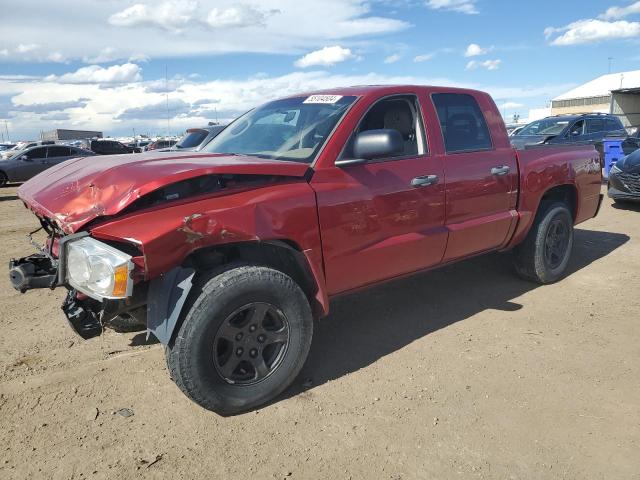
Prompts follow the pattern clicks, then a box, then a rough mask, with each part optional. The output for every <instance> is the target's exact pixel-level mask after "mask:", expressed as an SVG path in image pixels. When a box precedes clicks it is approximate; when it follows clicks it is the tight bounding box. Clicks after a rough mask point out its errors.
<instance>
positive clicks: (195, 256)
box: [147, 239, 329, 345]
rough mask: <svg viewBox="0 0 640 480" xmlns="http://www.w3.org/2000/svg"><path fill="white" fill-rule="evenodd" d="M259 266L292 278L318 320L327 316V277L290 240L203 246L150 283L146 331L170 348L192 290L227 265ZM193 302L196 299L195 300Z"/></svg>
mask: <svg viewBox="0 0 640 480" xmlns="http://www.w3.org/2000/svg"><path fill="white" fill-rule="evenodd" d="M238 265H256V266H263V267H269V268H273V269H274V270H278V271H280V272H282V273H285V274H286V275H288V276H289V277H291V278H292V279H293V280H294V281H295V282H296V283H297V284H298V285H299V286H300V288H301V289H302V291H303V292H304V294H305V296H306V297H307V299H308V301H309V305H310V306H311V311H312V313H313V315H314V317H315V318H319V317H322V316H324V315H326V314H327V313H328V309H329V304H328V303H329V302H328V297H327V293H326V289H325V286H324V278H323V276H322V275H323V274H322V272H321V271H318V268H317V267H316V268H314V267H313V261H312V259H311V258H310V255H309V254H308V252H305V251H303V250H301V249H300V247H299V246H298V245H297V244H296V243H295V242H293V241H291V240H282V239H280V240H268V241H247V242H238V243H230V244H225V245H216V246H209V247H203V248H200V249H197V250H194V251H193V252H191V253H190V254H189V255H188V256H187V257H186V258H185V260H184V261H183V263H182V265H180V266H178V267H176V268H174V269H173V270H171V271H170V272H167V274H165V275H163V276H161V277H159V278H157V279H154V280H152V281H151V283H150V286H149V304H148V316H147V328H148V329H149V330H150V331H151V332H152V333H154V335H155V336H156V337H157V338H158V339H159V340H160V342H161V343H163V344H165V345H168V344H169V343H170V342H172V341H173V339H174V335H175V332H177V331H178V330H179V329H180V325H181V323H182V321H183V320H184V316H185V314H186V311H183V310H186V309H185V308H183V307H185V305H189V300H188V298H192V297H193V296H194V295H196V292H197V291H198V289H194V288H192V287H193V286H194V285H198V284H199V283H201V282H202V281H203V280H204V279H205V278H207V277H208V274H210V273H211V272H212V271H216V270H220V271H223V270H224V269H225V266H229V267H230V268H232V267H233V266H238ZM192 299H193V298H192Z"/></svg>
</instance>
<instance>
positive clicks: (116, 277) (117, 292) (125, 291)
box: [65, 237, 133, 300]
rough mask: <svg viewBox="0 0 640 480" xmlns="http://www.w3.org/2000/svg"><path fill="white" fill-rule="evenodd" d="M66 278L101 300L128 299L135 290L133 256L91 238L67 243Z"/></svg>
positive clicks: (78, 288) (72, 284)
mask: <svg viewBox="0 0 640 480" xmlns="http://www.w3.org/2000/svg"><path fill="white" fill-rule="evenodd" d="M65 264H66V280H67V282H68V283H69V285H71V286H72V287H73V288H75V289H76V290H78V291H80V292H82V293H85V294H87V295H89V296H90V297H92V298H95V299H97V300H102V299H103V298H112V299H119V298H126V297H129V296H130V295H131V292H132V290H133V280H132V278H131V272H132V270H133V262H132V261H131V255H127V254H126V253H123V252H121V251H120V250H117V249H115V248H113V247H111V246H109V245H107V244H105V243H102V242H100V241H98V240H96V239H94V238H91V237H83V238H80V239H78V240H74V241H70V242H68V243H67V244H66V262H65Z"/></svg>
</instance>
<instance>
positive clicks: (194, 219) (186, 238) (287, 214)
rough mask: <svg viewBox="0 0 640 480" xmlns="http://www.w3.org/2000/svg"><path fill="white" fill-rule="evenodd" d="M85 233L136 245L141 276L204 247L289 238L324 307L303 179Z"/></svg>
mask: <svg viewBox="0 0 640 480" xmlns="http://www.w3.org/2000/svg"><path fill="white" fill-rule="evenodd" d="M91 234H92V235H93V236H94V237H96V238H101V239H105V240H116V241H124V242H128V243H132V244H134V245H136V246H137V247H138V248H139V249H140V250H141V251H142V252H143V255H144V261H145V277H146V279H147V280H151V279H153V278H156V277H158V276H160V275H162V274H164V273H166V272H168V271H170V270H171V269H173V268H174V267H176V266H179V265H181V264H182V263H183V262H184V261H185V259H186V258H187V257H188V256H189V255H190V254H191V253H193V252H194V251H196V250H199V249H202V248H205V247H211V246H215V245H225V244H231V243H239V242H260V241H268V240H284V241H287V242H292V243H294V244H295V245H296V246H297V247H298V248H299V249H300V250H301V251H302V253H303V254H304V255H305V257H306V258H307V261H308V262H309V267H310V269H311V271H312V272H313V274H314V276H315V281H316V283H317V286H318V300H319V301H320V303H321V305H323V307H325V308H328V305H327V304H328V302H327V297H326V292H325V288H324V270H323V267H322V252H321V247H320V232H319V227H318V216H317V211H316V200H315V195H314V193H313V191H312V189H311V187H310V186H309V184H308V183H307V182H306V181H305V180H304V179H301V180H299V181H293V182H290V183H279V184H276V185H269V186H265V187H260V188H257V189H253V190H244V191H240V192H237V193H233V192H229V193H227V194H226V195H222V196H213V197H209V198H205V199H200V200H197V201H191V202H186V203H180V204H175V205H173V206H172V205H164V206H161V207H156V208H154V209H147V210H143V211H139V212H136V213H131V214H128V215H126V216H123V217H121V218H118V219H114V220H111V221H107V222H105V223H103V224H100V225H99V226H96V227H94V228H92V229H91Z"/></svg>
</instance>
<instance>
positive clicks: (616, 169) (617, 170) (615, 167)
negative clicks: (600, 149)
mask: <svg viewBox="0 0 640 480" xmlns="http://www.w3.org/2000/svg"><path fill="white" fill-rule="evenodd" d="M612 173H622V170H620V169H619V168H618V167H617V165H616V164H615V163H614V164H613V165H611V168H610V169H609V175H611V174H612Z"/></svg>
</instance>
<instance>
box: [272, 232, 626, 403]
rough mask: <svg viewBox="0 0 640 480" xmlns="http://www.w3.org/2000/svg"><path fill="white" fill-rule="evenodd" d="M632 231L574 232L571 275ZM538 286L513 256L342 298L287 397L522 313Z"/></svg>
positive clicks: (333, 307)
mask: <svg viewBox="0 0 640 480" xmlns="http://www.w3.org/2000/svg"><path fill="white" fill-rule="evenodd" d="M628 240H629V237H628V236H627V235H623V234H619V233H609V232H598V231H593V230H583V229H576V231H575V244H574V252H573V256H572V260H571V263H570V265H569V275H571V274H573V273H575V272H577V271H579V270H581V269H583V268H585V267H587V266H589V265H590V264H591V263H593V262H594V261H596V260H598V259H600V258H603V257H605V256H607V255H609V254H610V253H611V252H613V251H614V250H616V249H617V248H619V247H620V246H622V245H624V244H625V243H626V242H627V241H628ZM537 287H538V285H537V284H534V283H530V282H527V281H524V280H521V279H519V278H518V277H517V276H515V274H514V272H513V267H512V264H511V255H510V254H509V253H494V254H488V255H484V256H481V257H477V258H474V259H471V260H468V261H464V262H460V263H458V264H454V265H450V266H447V267H443V268H441V269H438V270H433V271H431V272H427V273H423V274H418V275H416V276H413V277H409V278H404V279H401V280H397V281H394V282H389V283H387V284H384V285H381V286H378V287H374V288H372V289H369V290H366V291H363V292H361V293H356V294H351V295H348V296H342V297H339V298H337V299H335V300H334V301H333V302H332V304H331V313H330V315H329V316H328V317H326V318H324V319H322V320H320V321H319V322H317V323H316V325H315V331H314V338H313V343H312V346H311V352H310V354H309V358H308V360H307V362H306V364H305V366H304V367H303V369H302V371H301V373H300V375H299V376H298V379H297V380H296V382H295V383H294V384H293V385H292V386H291V387H290V388H289V389H288V390H287V391H286V392H285V393H284V394H282V395H281V396H280V398H279V399H277V400H276V401H278V400H281V399H282V398H288V397H291V396H295V395H298V394H301V393H302V392H304V391H306V390H309V389H311V388H313V387H315V386H318V385H321V384H323V383H326V382H328V381H330V380H334V379H336V378H340V377H342V376H344V375H347V374H349V373H352V372H355V371H357V370H359V369H361V368H364V367H367V366H368V365H370V364H372V363H374V362H375V361H376V360H378V359H380V358H382V357H384V356H386V355H388V354H390V353H393V352H395V351H396V350H399V349H401V348H403V347H405V346H406V345H408V344H410V343H411V342H413V341H415V340H417V339H419V338H421V337H424V336H425V335H428V334H430V333H432V332H434V331H436V330H439V329H441V328H444V327H447V326H448V325H451V324H453V323H456V322H458V321H461V320H465V319H468V318H469V317H471V316H473V315H475V314H477V313H479V312H482V311H485V310H502V311H516V310H520V309H521V308H523V306H522V305H520V304H519V303H516V302H514V301H513V299H515V298H518V297H520V296H521V295H523V294H524V293H526V292H528V291H531V290H534V289H535V288H537Z"/></svg>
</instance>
